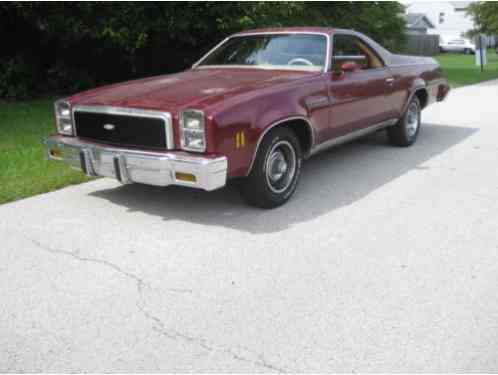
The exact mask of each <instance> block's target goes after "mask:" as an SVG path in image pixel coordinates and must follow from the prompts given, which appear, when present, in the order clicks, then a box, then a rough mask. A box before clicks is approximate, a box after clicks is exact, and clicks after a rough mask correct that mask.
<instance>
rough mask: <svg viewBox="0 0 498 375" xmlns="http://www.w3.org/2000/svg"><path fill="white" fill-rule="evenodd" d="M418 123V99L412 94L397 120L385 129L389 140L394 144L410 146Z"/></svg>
mask: <svg viewBox="0 0 498 375" xmlns="http://www.w3.org/2000/svg"><path fill="white" fill-rule="evenodd" d="M420 123H421V108H420V101H419V100H418V98H417V97H416V96H414V97H413V98H412V99H411V101H410V103H409V104H408V108H407V109H406V112H405V114H404V115H403V117H402V118H401V119H400V120H399V122H398V123H397V124H396V125H395V126H391V127H390V128H388V129H387V134H388V135H389V140H390V142H391V143H392V144H393V145H395V146H401V147H407V146H411V145H412V144H414V143H415V141H416V140H417V136H418V133H419V131H420Z"/></svg>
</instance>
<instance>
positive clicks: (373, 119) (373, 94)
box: [320, 34, 395, 141]
mask: <svg viewBox="0 0 498 375" xmlns="http://www.w3.org/2000/svg"><path fill="white" fill-rule="evenodd" d="M346 62H355V63H357V64H358V65H359V66H360V69H357V70H355V71H343V70H342V69H341V65H342V64H344V63H346ZM393 81H394V78H393V77H392V75H391V73H390V71H389V69H388V68H387V67H386V66H385V63H384V61H383V60H382V58H381V57H380V55H379V54H378V53H377V52H375V50H374V49H373V48H372V47H371V46H369V45H368V44H367V42H366V41H364V40H363V39H360V38H359V37H357V36H355V35H352V34H334V38H333V45H332V71H331V72H330V73H329V74H328V77H327V87H328V93H329V98H330V107H329V126H328V128H327V129H323V131H322V132H321V137H320V138H321V140H322V141H325V140H327V139H329V138H334V137H337V136H341V135H345V134H347V133H350V132H352V131H355V130H359V129H362V128H365V127H369V126H372V125H375V124H378V123H381V122H383V121H385V120H388V119H391V118H393V117H395V116H394V115H393V113H394V109H393V107H392V106H391V105H390V104H389V103H390V101H389V100H388V98H387V96H388V95H390V94H391V92H392V84H393Z"/></svg>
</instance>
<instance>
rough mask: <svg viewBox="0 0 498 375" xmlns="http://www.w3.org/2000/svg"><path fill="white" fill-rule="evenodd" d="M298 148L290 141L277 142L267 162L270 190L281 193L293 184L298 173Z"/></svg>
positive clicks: (268, 155)
mask: <svg viewBox="0 0 498 375" xmlns="http://www.w3.org/2000/svg"><path fill="white" fill-rule="evenodd" d="M296 166H297V156H296V150H295V149H294V147H293V146H292V145H291V144H290V142H288V141H284V140H282V141H279V142H277V143H275V144H274V145H273V146H272V148H271V149H270V152H268V154H267V157H266V162H265V177H266V182H267V184H268V187H269V188H270V190H271V191H272V192H274V193H276V194H280V193H282V192H284V191H285V190H287V189H288V188H289V186H291V184H292V181H293V180H294V176H295V174H296Z"/></svg>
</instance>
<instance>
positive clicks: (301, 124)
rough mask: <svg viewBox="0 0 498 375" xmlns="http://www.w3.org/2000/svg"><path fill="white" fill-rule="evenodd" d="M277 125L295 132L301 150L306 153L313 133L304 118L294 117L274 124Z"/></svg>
mask: <svg viewBox="0 0 498 375" xmlns="http://www.w3.org/2000/svg"><path fill="white" fill-rule="evenodd" d="M277 127H286V128H289V129H292V131H293V132H294V133H295V134H296V136H297V139H298V140H299V144H300V146H301V150H302V151H303V154H304V155H307V154H308V152H309V151H310V150H311V146H312V142H313V135H312V129H311V125H310V124H309V123H308V122H307V121H306V120H304V119H294V120H289V121H285V122H282V123H280V124H278V125H277V126H275V127H274V128H277Z"/></svg>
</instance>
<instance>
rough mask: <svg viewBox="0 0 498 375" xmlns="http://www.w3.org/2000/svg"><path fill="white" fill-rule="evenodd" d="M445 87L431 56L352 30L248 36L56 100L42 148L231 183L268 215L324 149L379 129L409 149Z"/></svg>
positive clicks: (154, 172) (155, 174) (99, 162)
mask: <svg viewBox="0 0 498 375" xmlns="http://www.w3.org/2000/svg"><path fill="white" fill-rule="evenodd" d="M448 91H449V86H448V82H447V80H446V79H445V78H444V77H443V75H442V72H441V68H440V67H439V65H438V64H437V62H436V61H435V60H433V59H432V58H427V57H413V56H404V55H397V54H393V53H390V52H388V51H387V50H386V49H384V48H383V47H381V46H380V45H379V44H377V43H376V42H375V41H373V40H372V39H370V38H368V37H367V36H365V35H363V34H360V33H358V32H355V31H351V30H342V29H332V28H312V27H309V28H279V29H263V30H251V31H244V32H240V33H237V34H235V35H232V36H230V37H228V38H226V39H225V40H223V41H222V42H221V43H220V44H218V45H217V46H216V47H215V48H213V49H212V50H211V51H209V52H208V53H207V54H206V55H205V56H204V57H202V58H201V59H200V60H199V61H198V62H197V63H195V64H194V65H193V66H192V68H191V69H189V70H187V71H184V72H181V73H177V74H171V75H163V76H157V77H152V78H146V79H140V80H134V81H130V82H125V83H120V84H114V85H109V86H105V87H100V88H96V89H93V90H90V91H86V92H82V93H79V94H76V95H73V96H70V97H68V98H65V99H63V100H59V101H57V102H56V103H55V117H56V128H57V134H55V135H52V136H50V137H49V138H47V139H45V141H44V143H45V146H46V151H47V155H48V158H49V159H53V160H62V161H64V162H66V163H67V164H69V165H70V166H72V167H74V168H77V169H81V170H82V171H83V173H85V174H87V175H89V176H107V177H112V178H116V179H117V180H119V181H120V182H121V183H123V184H127V183H142V184H150V185H158V186H167V185H182V186H188V187H193V188H200V189H204V190H207V191H210V190H214V189H219V188H221V187H223V186H225V185H226V184H227V181H229V180H233V179H238V180H240V182H241V183H240V184H237V185H238V186H240V190H241V194H242V196H243V197H244V198H245V199H246V201H247V202H248V203H250V204H252V205H255V206H259V207H264V208H273V207H277V206H280V205H282V204H284V203H285V202H286V201H287V200H288V199H289V198H290V197H291V196H292V194H293V193H294V191H295V190H296V186H297V183H298V181H299V177H300V174H301V165H302V161H303V159H307V158H309V157H310V156H312V155H314V154H316V153H317V152H319V151H321V150H324V149H326V148H329V147H331V146H335V145H338V144H341V143H344V142H347V141H350V140H353V139H355V138H358V137H361V136H364V135H366V134H368V133H371V132H374V131H379V130H382V129H383V130H385V131H387V133H388V135H389V140H390V142H391V143H392V144H393V145H395V146H410V145H412V144H413V143H414V142H415V141H416V139H417V135H418V134H419V131H420V126H421V110H422V109H424V108H425V107H427V106H428V105H430V104H431V103H434V102H436V101H441V100H443V99H444V98H445V97H446V95H447V93H448Z"/></svg>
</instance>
